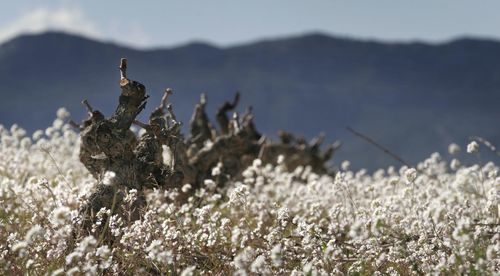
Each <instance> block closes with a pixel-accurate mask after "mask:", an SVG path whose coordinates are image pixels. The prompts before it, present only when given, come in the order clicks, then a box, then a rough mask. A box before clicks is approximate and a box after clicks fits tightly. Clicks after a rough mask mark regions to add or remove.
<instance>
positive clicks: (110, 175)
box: [102, 171, 116, 185]
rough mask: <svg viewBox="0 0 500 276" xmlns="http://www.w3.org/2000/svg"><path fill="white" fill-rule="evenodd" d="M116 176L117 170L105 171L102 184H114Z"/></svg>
mask: <svg viewBox="0 0 500 276" xmlns="http://www.w3.org/2000/svg"><path fill="white" fill-rule="evenodd" d="M115 177H116V173H115V172H112V171H107V172H105V173H104V177H103V178H102V184H104V185H113V183H114V179H115Z"/></svg>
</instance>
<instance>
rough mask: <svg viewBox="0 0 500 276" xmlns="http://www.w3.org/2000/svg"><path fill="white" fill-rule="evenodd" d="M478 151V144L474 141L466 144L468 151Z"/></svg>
mask: <svg viewBox="0 0 500 276" xmlns="http://www.w3.org/2000/svg"><path fill="white" fill-rule="evenodd" d="M478 151H479V144H478V143H477V142H476V141H472V142H470V143H469V144H468V145H467V152H468V153H475V152H478Z"/></svg>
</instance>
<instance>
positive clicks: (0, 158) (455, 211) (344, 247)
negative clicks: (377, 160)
mask: <svg viewBox="0 0 500 276" xmlns="http://www.w3.org/2000/svg"><path fill="white" fill-rule="evenodd" d="M57 115H58V117H57V119H56V120H55V121H54V123H53V125H52V126H51V127H49V128H47V129H46V130H45V131H36V132H35V133H34V134H33V135H32V137H29V136H27V133H26V131H24V130H23V129H21V128H20V127H18V126H15V125H14V126H12V127H11V128H10V129H7V128H4V127H1V126H0V204H1V206H2V207H3V208H1V209H0V270H1V271H0V274H36V275H38V274H48V275H63V274H68V275H80V274H89V275H93V274H141V275H142V274H180V275H198V274H214V275H220V274H235V275H256V274H257V275H276V274H279V275H281V274H292V275H303V274H310V275H331V274H356V273H360V274H375V275H387V274H389V275H409V274H474V273H476V274H477V273H479V274H483V273H492V274H495V273H498V272H499V271H500V218H499V216H500V175H499V174H498V171H499V167H498V166H497V165H496V164H494V163H486V164H480V163H479V162H478V164H470V165H464V164H461V162H460V161H459V159H458V158H455V159H453V160H452V161H451V162H447V161H445V160H444V159H446V158H444V157H443V156H441V155H440V154H437V153H435V154H433V155H432V156H430V157H429V158H428V159H427V160H424V161H423V162H421V163H419V164H418V165H417V166H415V167H414V168H408V167H401V168H394V167H389V168H387V169H380V170H377V171H376V172H374V173H372V174H369V173H367V171H365V170H360V171H350V170H349V164H348V162H344V164H343V166H341V169H339V171H338V172H337V173H336V174H335V176H329V175H317V174H314V173H312V172H311V169H310V168H309V167H298V168H297V169H296V170H295V171H292V172H289V171H287V169H286V167H285V164H284V162H283V160H282V159H283V158H280V160H278V165H276V166H271V165H268V164H263V163H262V162H261V161H260V160H258V159H257V160H255V161H254V162H253V164H252V165H251V166H250V167H248V168H247V169H246V170H245V171H244V172H243V173H242V175H241V176H240V177H233V178H232V179H231V180H230V181H229V182H228V183H226V184H225V186H224V187H219V186H217V184H216V176H217V174H218V173H220V172H219V171H220V170H219V169H218V167H217V166H216V167H214V169H213V174H214V177H213V179H206V180H205V181H204V185H203V187H202V188H200V189H198V190H196V191H193V193H192V196H191V197H190V198H189V199H187V200H185V201H182V202H180V201H176V200H175V199H176V197H177V196H178V195H179V194H181V192H187V191H189V190H191V189H192V185H190V184H189V183H186V184H185V185H184V186H183V187H182V189H181V190H182V191H177V190H175V189H174V190H159V189H152V190H148V191H146V194H145V197H146V200H147V205H146V206H147V207H146V209H145V210H143V215H142V216H141V219H139V220H135V221H133V220H130V221H127V220H124V219H123V217H121V216H118V215H116V214H113V213H112V212H110V210H101V211H99V213H98V214H96V217H97V218H98V219H97V220H96V222H95V224H96V225H95V227H93V228H92V229H93V232H92V233H82V232H81V231H78V229H79V227H80V224H81V218H80V217H79V212H78V208H79V206H81V205H82V204H83V202H84V201H85V200H86V196H88V194H89V193H90V191H91V190H92V189H93V188H94V187H95V185H96V181H95V180H94V179H93V178H92V176H91V175H90V174H89V173H88V172H87V171H86V169H85V168H84V167H83V165H82V164H81V163H80V162H79V160H78V149H79V143H80V141H79V138H78V133H76V132H75V131H74V130H72V129H71V127H70V126H69V125H67V124H66V123H65V121H66V119H67V117H68V113H67V111H65V110H63V109H61V110H59V111H58V113H57ZM459 148H460V147H459V146H458V145H456V144H453V145H451V146H450V154H453V156H455V155H456V154H457V153H458V152H459ZM479 150H480V147H479V145H478V144H477V143H476V144H473V145H469V146H468V147H467V151H468V152H470V154H475V153H477V152H478V151H479ZM446 157H447V156H446ZM107 181H108V182H110V185H112V182H113V181H112V175H110V177H109V179H108V180H107ZM136 194H137V191H135V190H130V191H128V194H127V196H126V198H125V201H126V202H127V201H133V198H134V197H135V196H136ZM104 236H106V237H108V236H109V237H111V239H109V238H106V239H105V238H104ZM109 240H112V242H109Z"/></svg>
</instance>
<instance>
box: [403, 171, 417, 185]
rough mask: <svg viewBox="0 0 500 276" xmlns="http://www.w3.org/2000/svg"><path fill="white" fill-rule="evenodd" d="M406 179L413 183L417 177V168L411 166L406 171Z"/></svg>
mask: <svg viewBox="0 0 500 276" xmlns="http://www.w3.org/2000/svg"><path fill="white" fill-rule="evenodd" d="M405 177H406V181H408V183H413V182H414V181H415V179H417V170H416V169H415V168H410V169H407V170H406V171H405Z"/></svg>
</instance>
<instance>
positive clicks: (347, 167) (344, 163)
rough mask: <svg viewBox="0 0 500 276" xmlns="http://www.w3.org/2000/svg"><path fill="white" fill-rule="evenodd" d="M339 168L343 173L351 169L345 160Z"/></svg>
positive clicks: (349, 163)
mask: <svg viewBox="0 0 500 276" xmlns="http://www.w3.org/2000/svg"><path fill="white" fill-rule="evenodd" d="M340 167H341V168H342V170H343V171H347V170H349V167H351V162H349V161H348V160H345V161H343V162H342V165H341V166H340Z"/></svg>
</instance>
